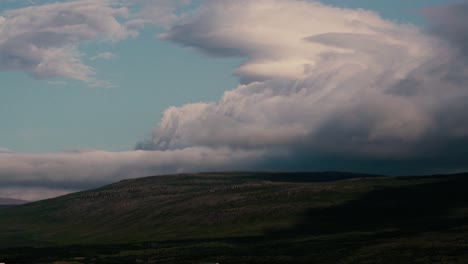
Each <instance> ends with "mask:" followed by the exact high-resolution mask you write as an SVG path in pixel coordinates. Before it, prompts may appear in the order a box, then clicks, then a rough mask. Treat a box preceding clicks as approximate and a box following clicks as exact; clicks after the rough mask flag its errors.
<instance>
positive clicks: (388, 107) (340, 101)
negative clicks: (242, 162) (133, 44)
mask: <svg viewBox="0 0 468 264" xmlns="http://www.w3.org/2000/svg"><path fill="white" fill-rule="evenodd" d="M465 6H466V4H461V7H463V8H464V7H465ZM459 9H460V7H457V6H448V7H447V6H443V7H440V8H436V9H432V10H431V11H430V12H429V13H430V14H432V15H431V16H429V19H431V21H432V25H433V28H432V29H431V32H434V33H436V34H428V33H425V31H424V30H421V29H419V28H417V27H414V26H411V25H405V24H396V23H393V22H389V21H385V20H383V19H382V18H380V17H379V16H378V15H377V14H375V13H372V12H368V11H364V10H351V9H342V8H336V7H330V6H325V5H323V4H321V3H318V2H307V1H287V0H260V1H246V0H244V1H242V0H241V1H206V2H205V5H204V6H202V7H201V8H200V9H199V10H197V11H196V12H195V13H194V15H193V16H192V17H191V18H190V19H185V20H183V21H181V22H180V24H178V25H176V26H174V27H173V28H171V29H170V30H169V31H168V32H166V33H164V34H162V35H160V38H161V39H164V40H167V41H171V42H175V43H178V44H181V45H183V46H186V47H193V48H195V49H197V50H199V51H201V52H203V53H205V54H209V55H213V56H221V57H231V56H235V57H243V58H245V61H244V63H243V64H242V65H241V66H240V67H239V68H237V69H236V70H235V74H236V75H238V76H239V78H240V80H241V82H242V85H240V86H239V87H237V88H235V89H233V90H231V91H228V92H226V93H225V94H224V96H223V97H222V98H221V100H220V101H218V102H213V103H197V104H188V105H185V106H182V107H173V108H170V109H168V110H167V111H166V112H165V113H164V115H163V118H162V120H161V121H160V123H159V124H158V125H157V126H156V127H155V129H154V131H153V140H152V147H153V149H155V150H173V149H184V148H187V147H193V146H205V147H210V148H216V147H228V148H232V149H244V150H258V149H261V150H267V151H266V152H267V153H273V154H275V153H277V152H281V153H289V158H284V156H283V157H282V158H281V160H278V159H276V158H274V157H273V158H272V159H271V162H268V160H269V159H268V157H265V160H266V164H264V166H265V167H269V166H274V167H275V168H278V169H282V168H287V169H296V170H301V169H340V170H353V169H354V170H356V169H359V170H361V171H374V172H381V173H382V172H387V173H405V172H407V173H410V172H411V173H418V172H431V171H432V172H433V171H444V170H448V169H449V168H451V169H454V168H457V169H463V168H467V167H468V166H467V165H468V164H467V163H468V162H467V161H466V160H464V159H463V158H462V156H464V155H463V154H465V153H466V151H465V150H464V149H466V146H467V144H466V143H467V139H468V120H467V118H466V115H465V113H466V102H467V99H468V71H467V64H466V61H465V60H464V59H462V58H460V56H459V50H460V49H462V47H466V44H467V42H466V41H465V39H464V37H463V36H464V35H465V34H467V32H468V29H467V28H466V26H465V25H467V24H468V21H467V17H466V15H465V13H464V12H459ZM455 11H456V12H455ZM449 17H450V18H449ZM445 28H452V29H453V32H457V34H453V36H452V35H451V34H449V35H443V36H442V35H441V34H437V33H439V32H446V31H445V30H444V29H445ZM452 44H456V45H457V47H454V45H452ZM449 146H450V147H449ZM145 147H146V148H148V144H146V145H145ZM286 156H288V155H286ZM281 164H284V166H282V165H281Z"/></svg>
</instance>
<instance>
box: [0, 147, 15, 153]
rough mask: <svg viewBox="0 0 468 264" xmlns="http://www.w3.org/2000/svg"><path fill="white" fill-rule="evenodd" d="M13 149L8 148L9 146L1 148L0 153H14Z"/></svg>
mask: <svg viewBox="0 0 468 264" xmlns="http://www.w3.org/2000/svg"><path fill="white" fill-rule="evenodd" d="M12 152H13V151H11V150H9V149H7V148H0V153H12Z"/></svg>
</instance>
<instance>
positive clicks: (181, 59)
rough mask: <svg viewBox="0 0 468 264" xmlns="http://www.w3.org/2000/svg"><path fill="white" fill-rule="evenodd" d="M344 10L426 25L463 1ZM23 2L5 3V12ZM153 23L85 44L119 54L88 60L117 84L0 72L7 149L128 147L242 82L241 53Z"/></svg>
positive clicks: (357, 1) (370, 2)
mask: <svg viewBox="0 0 468 264" xmlns="http://www.w3.org/2000/svg"><path fill="white" fill-rule="evenodd" d="M323 2H324V3H327V4H332V5H336V6H341V7H349V8H363V9H369V10H374V11H376V12H378V13H379V14H381V15H382V16H383V17H384V18H386V19H390V20H396V21H400V22H402V23H415V24H417V25H419V26H424V22H423V19H422V17H421V16H420V13H419V11H420V10H421V9H423V8H425V7H428V6H432V5H437V4H444V3H449V2H456V1H449V0H446V1H443V0H412V1H375V0H327V1H323ZM16 6H17V5H15V4H12V3H10V4H7V3H5V2H3V1H2V3H0V9H1V10H8V9H13V8H15V7H16ZM158 30H159V29H157V28H155V27H153V28H152V27H147V28H146V29H145V30H143V31H142V32H140V35H139V36H138V37H137V38H135V39H128V40H125V41H122V42H118V43H95V42H91V43H87V44H81V46H80V49H81V51H82V52H84V53H86V54H88V55H90V56H92V55H93V54H99V53H101V52H112V53H115V54H117V55H118V58H115V59H112V60H95V61H87V63H88V64H89V65H91V66H93V67H94V68H95V69H96V72H97V78H99V79H102V80H106V81H109V82H110V83H111V84H112V85H113V87H111V88H93V87H89V86H88V85H87V84H85V83H82V82H79V81H71V80H67V79H63V78H62V79H61V78H55V79H42V80H40V79H34V78H32V77H30V76H29V75H27V74H25V73H22V72H13V71H2V72H0V81H1V84H2V85H1V88H0V92H1V96H0V121H1V123H2V128H1V129H0V139H1V141H0V146H2V147H5V148H9V149H11V150H14V151H18V152H56V151H61V150H63V149H67V148H98V149H106V150H113V151H117V150H129V149H132V148H133V147H134V145H135V142H136V141H138V140H139V139H141V138H144V137H149V136H150V134H151V130H152V127H153V126H154V124H156V123H157V122H158V120H159V119H160V117H161V114H162V112H163V111H164V110H165V109H166V108H167V107H169V106H174V105H175V106H178V105H183V104H186V103H190V102H198V101H215V100H217V99H219V98H220V97H221V96H222V93H223V92H224V91H226V90H229V89H232V88H234V87H235V86H236V85H237V83H238V81H237V77H235V76H233V75H232V70H233V69H234V68H235V67H236V66H237V65H239V64H240V63H241V61H242V60H241V59H237V58H213V57H209V56H206V55H203V54H201V53H199V52H196V51H194V50H191V49H188V48H181V47H180V46H178V45H174V44H171V43H168V42H165V41H161V40H158V39H156V38H155V36H156V35H157V34H158V33H159V31H158Z"/></svg>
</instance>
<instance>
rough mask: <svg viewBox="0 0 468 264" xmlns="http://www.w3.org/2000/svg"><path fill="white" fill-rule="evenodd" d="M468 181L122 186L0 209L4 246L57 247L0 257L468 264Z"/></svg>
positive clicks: (344, 178) (314, 176) (249, 179)
mask: <svg viewBox="0 0 468 264" xmlns="http://www.w3.org/2000/svg"><path fill="white" fill-rule="evenodd" d="M467 179H468V177H467V176H466V175H452V176H437V177H374V176H371V175H359V174H341V173H289V174H286V173H212V174H183V175H172V176H158V177H149V178H142V179H135V180H127V181H122V182H119V183H116V184H112V185H109V186H105V187H103V188H100V189H97V190H92V191H86V192H81V193H76V194H71V195H67V196H63V197H59V198H56V199H51V200H47V201H41V202H36V203H31V204H26V205H23V206H19V207H14V208H6V209H2V210H0V246H2V247H4V248H5V247H15V246H22V247H23V246H47V247H49V249H50V252H54V253H53V256H49V255H47V256H44V254H45V253H44V252H47V251H45V250H44V249H42V250H41V253H40V254H39V253H37V252H36V251H34V250H32V249H31V251H29V253H28V251H25V250H24V249H21V250H20V251H16V250H14V249H4V250H0V260H9V261H8V262H9V263H15V261H18V262H17V263H21V262H19V260H18V259H20V258H34V260H35V262H36V263H39V262H38V258H40V257H44V258H46V259H47V260H51V261H52V260H54V261H55V260H64V259H75V258H76V257H80V258H81V259H84V260H83V263H129V262H128V261H129V258H131V259H132V262H134V261H135V259H138V258H141V259H142V260H145V259H146V260H148V261H149V260H152V261H156V260H157V261H159V262H158V263H160V262H163V263H177V261H180V263H187V260H189V259H190V260H197V261H198V260H199V261H202V260H203V261H220V260H222V262H223V263H246V262H255V263H287V262H295V263H299V262H300V261H304V263H310V262H311V261H313V262H316V263H338V262H340V263H428V262H427V261H428V259H427V258H431V257H434V258H437V259H441V260H444V261H448V263H458V262H457V261H458V260H464V261H466V260H468V256H467V254H465V253H464V252H468V251H467V249H468V248H467V245H468V239H467V237H468V236H467V235H468V221H467V219H468V195H466V190H467V187H468V180H467ZM144 241H147V242H148V243H142V242H144ZM427 241H431V242H427ZM71 245H81V246H80V247H79V248H78V249H77V247H76V246H71ZM87 245H88V246H87ZM19 252H21V253H19ZM57 252H63V254H59V255H60V256H57V254H58V253H57ZM71 252H73V253H71ZM2 254H3V255H2ZM28 254H29V255H28ZM37 254H39V255H37ZM96 255H99V256H101V257H102V259H101V258H96ZM2 256H3V257H2ZM124 256H126V257H124ZM382 256H386V257H382ZM54 257H55V258H59V259H54ZM127 257H129V258H127ZM51 258H52V259H51ZM93 259H94V261H93ZM23 260H24V259H23ZM384 260H385V261H384ZM387 260H388V262H386V261H387ZM409 260H411V261H412V262H405V261H409ZM29 261H30V260H29ZM106 261H108V262H106ZM119 261H120V262H119ZM126 261H127V262H126ZM262 261H264V262H262ZM379 261H380V262H379ZM391 261H392V262H391ZM418 261H420V262H418ZM424 261H426V262H424ZM145 262H146V261H143V262H142V263H145ZM220 262H221V261H220ZM44 263H48V262H44ZM75 263H76V260H75ZM193 263H200V262H193ZM459 263H463V262H459Z"/></svg>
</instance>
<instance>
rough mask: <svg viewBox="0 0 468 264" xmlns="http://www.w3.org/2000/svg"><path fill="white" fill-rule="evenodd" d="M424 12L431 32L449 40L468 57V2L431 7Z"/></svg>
mask: <svg viewBox="0 0 468 264" xmlns="http://www.w3.org/2000/svg"><path fill="white" fill-rule="evenodd" d="M424 14H425V15H426V17H427V18H428V20H429V22H430V24H431V28H430V30H431V32H432V33H434V34H436V35H437V36H439V37H441V38H443V39H445V40H447V41H449V42H450V43H451V44H452V45H453V46H454V47H455V48H457V49H459V51H460V53H461V54H463V55H464V56H465V58H466V59H468V16H467V14H468V2H467V1H464V2H461V3H456V4H449V5H444V6H439V7H434V8H430V9H427V10H425V11H424Z"/></svg>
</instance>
